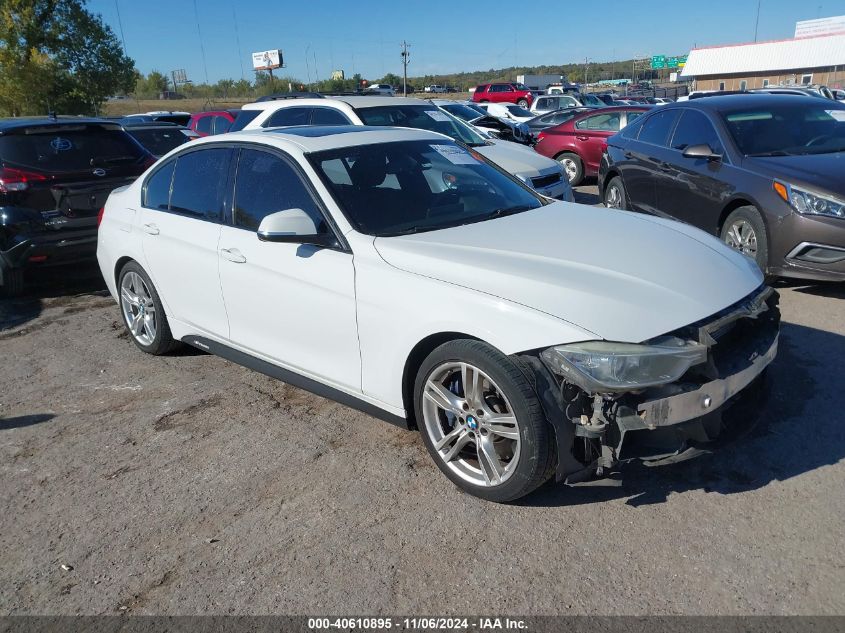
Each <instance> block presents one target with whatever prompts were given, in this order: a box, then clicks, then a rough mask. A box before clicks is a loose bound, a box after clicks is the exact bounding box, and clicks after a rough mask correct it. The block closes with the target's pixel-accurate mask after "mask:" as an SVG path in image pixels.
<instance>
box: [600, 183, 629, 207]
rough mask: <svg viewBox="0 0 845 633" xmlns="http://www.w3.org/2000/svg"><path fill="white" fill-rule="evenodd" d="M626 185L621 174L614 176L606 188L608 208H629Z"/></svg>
mask: <svg viewBox="0 0 845 633" xmlns="http://www.w3.org/2000/svg"><path fill="white" fill-rule="evenodd" d="M626 200H627V198H626V197H625V186H624V185H623V184H622V179H621V178H620V177H619V176H614V177H613V178H611V179H610V182H608V183H607V187H605V189H604V206H606V207H607V208H608V209H623V210H624V209H627V208H628V205H627V203H626Z"/></svg>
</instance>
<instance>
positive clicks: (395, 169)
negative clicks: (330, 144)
mask: <svg viewBox="0 0 845 633" xmlns="http://www.w3.org/2000/svg"><path fill="white" fill-rule="evenodd" d="M309 160H310V161H311V164H312V165H313V166H314V169H315V170H316V171H317V173H318V174H320V177H321V178H322V180H323V182H324V183H325V184H326V186H327V187H328V188H329V190H330V191H331V192H332V195H333V196H334V197H335V199H336V200H337V202H338V204H339V206H340V207H341V209H343V210H344V213H345V214H346V216H347V218H348V219H349V221H350V223H351V224H352V225H353V226H354V227H355V229H356V230H357V231H359V232H361V233H365V234H367V235H376V236H384V237H386V236H390V235H400V234H407V233H420V232H425V231H432V230H436V229H442V228H447V227H451V226H457V225H460V224H469V223H472V222H481V221H485V220H492V219H494V218H496V217H500V216H503V215H510V214H514V213H520V212H525V211H530V210H531V209H536V208H538V207H540V206H543V205H544V204H545V203H544V201H543V199H542V198H541V197H540V196H538V195H537V194H535V193H534V192H533V191H531V190H530V189H528V187H526V186H524V185H522V184H520V183H517V182H515V181H514V180H513V179H512V178H510V177H509V176H507V175H506V174H504V173H502V172H501V171H500V170H499V169H497V168H496V167H493V166H492V165H491V164H489V163H488V162H487V161H486V160H485V159H484V158H482V157H481V156H480V155H479V154H477V153H476V152H475V151H474V150H471V149H466V148H464V147H462V146H460V145H457V144H455V143H453V142H452V141H448V140H445V139H444V140H443V141H400V142H392V143H378V144H373V145H359V146H353V147H343V148H340V149H335V150H328V151H324V152H316V153H314V154H311V155H310V156H309Z"/></svg>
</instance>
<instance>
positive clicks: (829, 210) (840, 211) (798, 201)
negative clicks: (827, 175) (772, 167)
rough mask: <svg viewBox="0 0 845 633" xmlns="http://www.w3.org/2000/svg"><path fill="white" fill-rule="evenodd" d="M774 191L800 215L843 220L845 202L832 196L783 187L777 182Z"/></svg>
mask: <svg viewBox="0 0 845 633" xmlns="http://www.w3.org/2000/svg"><path fill="white" fill-rule="evenodd" d="M774 188H775V191H776V192H777V193H778V195H780V197H781V198H783V199H784V200H786V201H787V202H788V203H789V205H790V206H791V207H792V208H793V209H795V210H796V211H797V212H798V213H801V214H802V215H823V216H827V217H830V218H845V202H843V201H842V200H837V199H836V198H834V197H832V196H822V195H819V194H817V193H810V192H809V191H805V190H804V189H799V188H798V187H792V186H789V185H784V184H782V183H780V182H778V181H775V184H774Z"/></svg>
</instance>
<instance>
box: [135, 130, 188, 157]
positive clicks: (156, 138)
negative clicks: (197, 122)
mask: <svg viewBox="0 0 845 633" xmlns="http://www.w3.org/2000/svg"><path fill="white" fill-rule="evenodd" d="M128 132H129V134H131V135H132V137H133V138H134V139H135V140H136V141H138V142H139V143H140V144H141V145H143V146H144V147H146V148H147V151H149V152H150V154H152V155H153V156H163V155H164V154H166V153H167V152H169V151H170V150H172V149H173V148H174V147H179V146H180V145H182V144H183V143H187V142H188V140H189V139H188V136H187V135H186V134H185V133H184V132H183V131H182V130H181V129H179V128H138V129H134V130H132V129H130V130H128Z"/></svg>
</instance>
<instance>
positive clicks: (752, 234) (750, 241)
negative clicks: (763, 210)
mask: <svg viewBox="0 0 845 633" xmlns="http://www.w3.org/2000/svg"><path fill="white" fill-rule="evenodd" d="M722 240H723V241H724V242H725V244H727V245H728V246H730V247H731V248H733V249H734V250H737V251H739V252H740V253H743V254H744V255H748V256H749V257H751V258H753V259H754V261H756V262H757V265H758V266H759V267H760V270H762V271H763V272H764V273H765V272H766V267H767V266H768V264H769V243H768V239H767V238H766V225H765V224H764V223H763V216H761V215H760V212H759V211H757V209H755V208H754V207H752V206H746V207H739V208H738V209H736V210H734V211H733V212H732V213H731V214H730V215H729V216H728V217H727V219H726V220H725V223H724V225H722Z"/></svg>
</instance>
